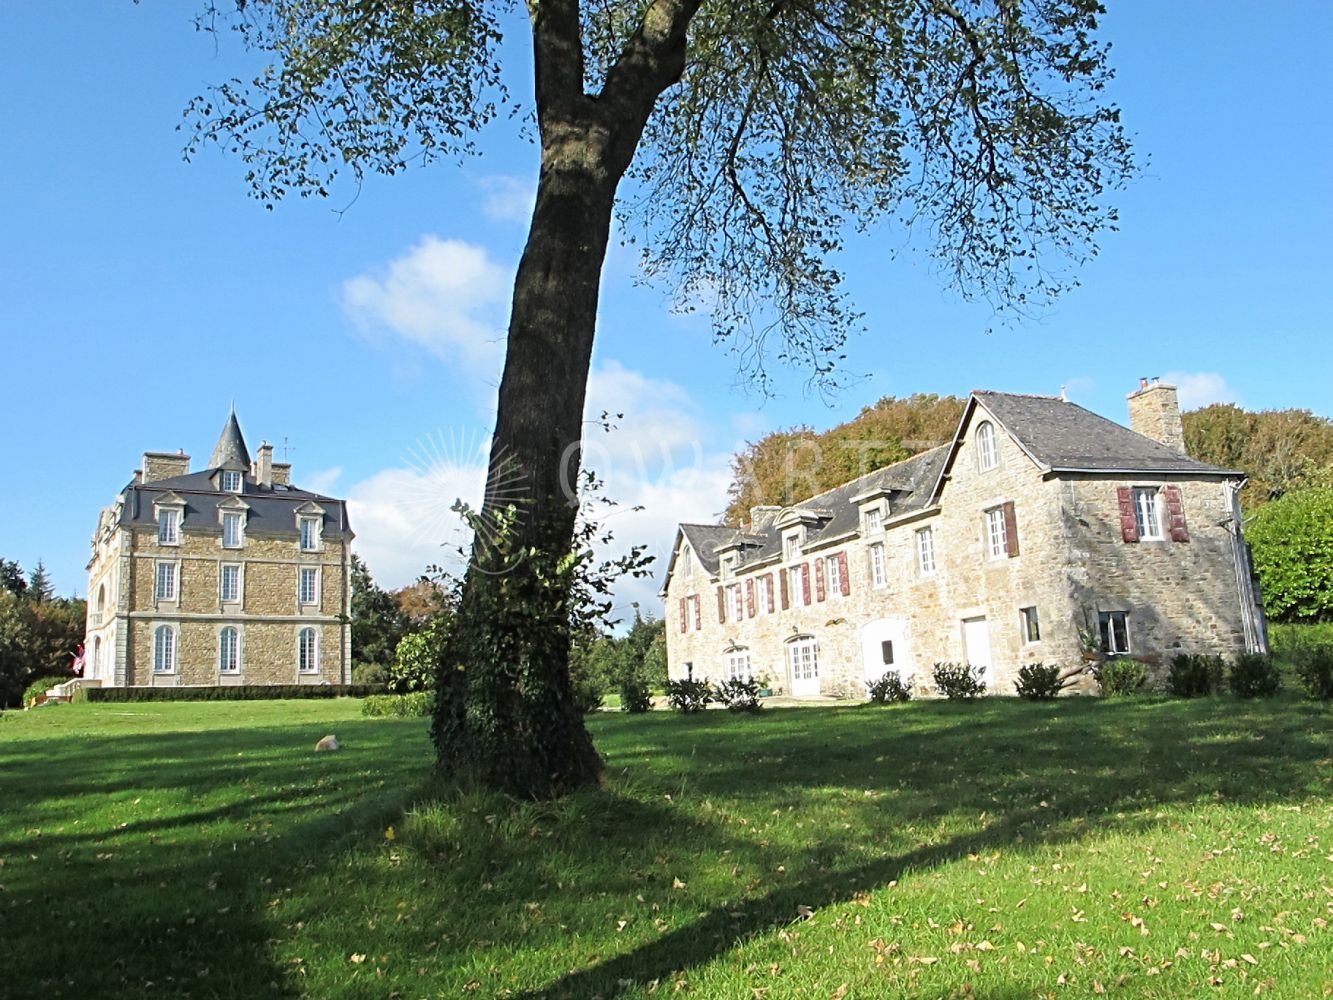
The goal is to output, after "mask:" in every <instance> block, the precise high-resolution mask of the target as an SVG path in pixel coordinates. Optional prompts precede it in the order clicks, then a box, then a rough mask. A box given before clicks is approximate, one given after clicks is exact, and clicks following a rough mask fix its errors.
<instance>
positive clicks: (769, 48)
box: [188, 0, 1132, 796]
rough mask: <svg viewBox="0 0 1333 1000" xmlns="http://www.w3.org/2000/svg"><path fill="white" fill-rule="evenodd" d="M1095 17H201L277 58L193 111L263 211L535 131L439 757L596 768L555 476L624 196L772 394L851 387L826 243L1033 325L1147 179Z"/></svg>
mask: <svg viewBox="0 0 1333 1000" xmlns="http://www.w3.org/2000/svg"><path fill="white" fill-rule="evenodd" d="M1101 12H1102V9H1101V6H1100V3H1099V2H1097V0H830V2H822V0H768V2H765V3H759V4H755V3H750V2H746V0H708V2H705V0H599V2H596V3H593V2H589V0H529V2H528V4H527V5H526V7H520V6H519V5H517V4H514V3H508V2H502V0H501V2H484V0H417V2H414V3H389V2H368V0H319V2H315V0H231V2H229V3H228V2H224V0H215V2H212V3H208V4H207V5H206V9H205V12H204V16H203V17H202V18H201V21H200V24H201V26H202V27H204V28H205V29H209V30H213V31H216V32H218V33H219V34H221V33H222V32H223V30H224V29H234V30H235V31H236V33H237V35H238V37H239V38H240V39H241V40H242V41H243V43H244V44H245V45H247V46H249V47H250V48H251V49H253V50H257V53H258V55H259V58H260V61H261V62H262V65H263V66H264V69H263V70H262V71H260V72H259V74H258V75H257V76H255V77H253V78H252V79H250V80H248V81H246V80H241V79H233V80H230V81H227V82H224V83H222V84H219V85H218V86H216V87H214V88H213V89H211V90H210V91H209V92H208V93H206V94H203V95H201V96H200V97H199V98H198V99H197V100H195V101H194V102H193V103H192V105H191V106H190V109H189V112H188V114H189V118H190V121H191V124H192V127H193V130H194V131H193V134H194V139H193V141H192V142H191V144H190V147H189V152H190V153H191V154H193V153H194V152H197V151H198V150H199V149H200V148H201V147H202V146H203V145H205V144H208V143H216V144H217V145H219V146H221V147H223V148H225V149H227V150H228V151H231V152H233V153H235V154H236V155H238V156H239V157H240V158H241V159H242V160H243V162H244V163H245V165H246V171H247V172H246V179H247V182H248V183H249V185H250V189H251V191H252V192H253V194H254V195H255V196H256V197H257V198H259V199H261V200H263V201H265V202H267V203H268V204H270V205H271V204H273V203H274V202H275V201H277V200H279V199H281V198H283V197H284V196H286V195H287V194H298V195H302V196H306V195H324V194H326V193H328V191H329V190H330V187H331V185H332V184H333V182H334V180H335V178H336V177H337V175H338V174H339V173H340V172H343V171H346V172H349V173H350V174H352V175H353V176H354V177H357V178H360V177H362V176H364V175H365V174H367V173H371V172H379V173H382V174H393V173H396V172H398V171H401V170H403V169H405V168H406V167H407V165H408V164H409V163H412V164H421V163H426V162H429V161H431V160H434V159H437V158H439V157H441V156H450V155H455V154H460V153H463V154H465V153H468V152H472V151H474V150H475V148H476V147H475V141H476V135H477V132H478V130H479V129H480V128H481V127H483V126H484V125H486V124H487V123H488V122H490V121H492V120H493V119H494V118H495V117H496V116H497V115H498V114H499V113H500V112H501V110H502V109H504V108H505V106H506V105H516V106H518V107H520V108H521V109H522V110H524V111H526V112H527V113H528V114H529V115H530V116H531V120H533V121H535V125H536V131H537V134H538V137H539V139H540V152H541V165H540V171H539V175H538V180H537V197H536V204H535V207H534V211H533V216H532V222H531V226H530V229H529V233H528V241H527V245H526V247H525V249H524V252H523V256H522V258H521V260H520V261H519V265H518V272H517V276H516V279H515V283H514V295H513V300H512V306H511V310H510V316H509V330H508V337H507V349H506V355H505V363H504V372H503V375H502V377H501V381H500V390H499V398H498V409H497V414H496V425H495V430H494V434H493V436H492V452H491V459H490V466H489V472H488V484H487V495H486V499H485V500H484V502H483V505H482V508H481V510H480V511H479V512H478V514H479V518H478V520H477V521H476V522H474V527H475V528H476V529H477V534H478V539H479V540H480V541H481V542H482V544H476V545H474V547H473V551H472V556H471V563H470V566H469V570H468V574H467V578H466V580H465V584H464V588H463V596H462V601H461V605H460V608H459V621H458V628H457V629H456V630H455V632H454V634H453V638H452V640H451V642H450V645H449V648H448V650H447V651H446V654H445V657H444V659H443V662H442V663H441V670H442V671H443V674H442V683H441V685H440V690H441V691H442V692H448V694H447V695H446V696H442V697H441V698H440V699H439V704H440V707H439V714H438V716H437V718H436V725H435V730H434V733H435V739H436V745H437V748H438V752H439V758H440V763H441V767H442V768H443V769H444V770H446V771H447V772H449V773H455V774H457V773H464V772H466V773H470V774H472V775H474V776H475V777H477V778H479V779H480V780H481V781H483V782H485V783H487V784H490V785H492V786H496V787H499V788H503V789H507V790H509V791H512V792H516V793H518V794H522V795H537V796H545V795H553V794H559V793H561V792H563V791H566V790H568V789H571V788H574V787H577V786H579V785H583V784H587V783H589V782H594V781H596V780H597V778H598V776H599V773H600V767H601V763H600V759H599V758H598V756H597V753H596V751H595V750H594V749H593V746H592V743H591V740H590V739H589V738H588V735H587V731H586V729H585V728H584V726H583V722H582V719H581V718H580V716H579V715H578V712H577V708H576V706H575V705H574V702H573V699H572V697H571V694H570V685H569V677H568V657H569V633H570V629H571V627H572V626H571V619H570V615H569V614H568V601H569V598H568V590H569V587H571V586H572V585H573V583H574V580H575V577H576V574H575V573H573V572H572V571H571V566H570V560H571V559H576V558H578V557H577V555H575V553H574V549H573V538H574V530H575V518H576V509H575V508H576V503H575V502H572V501H575V500H576V498H575V497H574V496H572V495H571V489H570V484H571V483H577V482H578V481H579V476H578V472H579V455H580V448H581V437H582V431H583V406H584V395H585V389H586V385H587V377H588V370H589V364H590V359H591V352H592V343H593V333H594V329H595V326H596V317H597V299H598V286H599V282H600V279H601V271H602V263H603V260H604V258H605V255H606V249H607V244H608V240H609V236H610V228H611V220H612V215H613V212H614V211H615V210H616V208H617V205H619V207H620V209H621V210H622V212H623V214H624V216H625V219H626V224H627V228H626V232H627V233H630V234H632V235H633V238H635V239H636V240H637V241H638V245H639V246H640V247H641V248H642V250H643V266H644V270H645V272H646V273H647V274H648V275H649V276H650V277H653V278H664V279H666V280H668V281H670V282H671V283H672V284H674V285H675V286H676V287H677V288H678V289H679V290H680V301H681V302H682V303H683V304H685V305H687V306H689V305H692V304H698V303H699V302H702V301H706V302H707V303H708V310H709V315H710V317H711V319H712V322H713V323H714V326H715V332H716V334H717V336H718V337H719V338H720V339H723V340H725V341H727V342H729V343H730V344H731V345H732V346H733V347H734V348H735V350H736V351H737V352H738V356H739V358H740V362H741V364H742V366H743V367H744V368H745V369H746V370H747V371H748V372H749V373H750V374H751V375H753V376H754V377H755V378H757V379H758V380H760V381H761V382H762V381H763V380H764V378H765V370H766V368H765V365H766V364H767V363H768V362H769V361H770V360H771V359H775V358H776V359H779V360H783V361H791V362H794V363H797V364H800V365H803V366H806V367H807V368H808V369H809V370H810V371H811V372H812V373H813V375H814V377H815V378H816V379H817V380H819V381H821V382H824V383H828V382H835V381H836V380H837V378H838V374H839V371H840V367H839V362H840V361H841V359H842V356H843V349H844V345H845V342H846V338H847V337H848V335H849V334H850V333H851V332H852V331H854V330H856V329H858V322H857V318H856V314H855V312H854V311H853V310H852V309H851V307H850V306H849V304H848V303H847V302H846V300H845V297H844V295H843V292H842V286H841V274H840V272H839V271H838V268H837V252H838V251H839V249H840V248H841V247H842V246H843V244H844V242H845V241H846V239H847V238H848V236H849V235H851V234H853V233H855V232H856V231H857V230H859V229H865V228H867V227H869V226H872V225H877V224H880V223H882V222H890V223H892V222H902V223H904V224H907V225H915V226H917V227H919V228H921V229H924V230H925V231H926V232H928V234H929V242H930V243H931V245H932V246H933V248H934V251H935V253H936V254H937V255H938V258H939V260H940V262H941V265H942V268H943V270H944V273H945V277H946V280H948V281H951V282H953V283H954V284H955V285H957V286H958V287H959V288H961V289H963V290H964V291H966V292H968V293H975V294H981V295H985V296H988V297H990V298H991V299H992V300H993V301H995V302H996V303H997V304H998V305H999V306H1001V307H1004V306H1015V307H1017V308H1020V309H1025V308H1028V307H1030V306H1032V305H1033V304H1034V303H1037V302H1040V301H1042V300H1045V299H1047V298H1049V297H1051V296H1053V295H1055V294H1057V293H1058V292H1060V291H1061V290H1062V289H1063V288H1064V287H1066V286H1067V284H1068V283H1069V282H1070V281H1071V280H1072V277H1071V271H1070V270H1069V269H1067V268H1066V267H1063V266H1062V262H1063V264H1067V263H1068V262H1070V261H1074V262H1077V261H1081V260H1083V259H1085V258H1086V257H1088V256H1089V255H1091V254H1092V253H1094V252H1095V250H1096V239H1097V236H1098V234H1099V233H1100V232H1102V231H1103V230H1105V229H1106V228H1107V227H1109V226H1111V225H1113V224H1114V221H1115V214H1114V211H1113V210H1112V208H1111V207H1110V206H1109V205H1108V204H1107V203H1106V200H1105V195H1106V192H1107V190H1108V188H1112V187H1114V186H1116V185H1118V184H1120V183H1121V182H1122V181H1123V179H1124V178H1125V177H1126V176H1127V174H1128V173H1130V172H1131V170H1132V163H1131V159H1130V152H1129V145H1128V142H1127V140H1126V138H1125V135H1124V133H1123V131H1122V129H1121V126H1120V124H1119V114H1118V111H1117V110H1116V108H1115V107H1114V106H1112V105H1111V104H1110V103H1109V102H1107V101H1106V100H1105V98H1104V95H1103V90H1104V87H1105V85H1106V82H1107V81H1108V79H1109V78H1110V75H1111V73H1110V69H1109V67H1108V62H1107V48H1106V46H1105V45H1104V44H1102V43H1101V42H1099V41H1098V40H1097V37H1096V31H1097V27H1098V24H1097V19H1098V17H1099V15H1100V14H1101ZM522 14H526V15H527V17H526V23H524V22H523V21H522V20H521V15H522ZM512 31H522V32H525V33H526V34H527V35H528V36H529V38H530V40H531V52H532V60H533V62H532V67H531V69H532V74H531V79H532V81H533V92H532V93H531V94H530V95H527V94H522V95H520V94H518V93H516V92H515V91H514V90H513V89H511V82H512V81H514V80H526V79H527V78H528V75H527V72H526V68H525V69H523V70H521V71H516V69H515V67H513V66H508V67H507V66H504V65H502V64H501V56H500V53H501V40H502V38H503V36H504V35H505V34H506V33H507V32H512ZM506 52H507V53H512V52H513V49H508V50H506ZM622 182H626V188H625V190H624V191H623V192H622V191H621V185H622ZM501 485H504V486H505V487H506V489H505V490H501V489H500V488H499V487H500V486H501ZM515 486H518V487H521V489H520V490H519V491H518V492H520V493H521V498H520V499H518V500H514V499H512V496H513V493H514V487H515ZM511 515H512V516H511ZM444 680H447V683H444Z"/></svg>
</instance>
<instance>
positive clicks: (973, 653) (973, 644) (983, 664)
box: [963, 618, 991, 687]
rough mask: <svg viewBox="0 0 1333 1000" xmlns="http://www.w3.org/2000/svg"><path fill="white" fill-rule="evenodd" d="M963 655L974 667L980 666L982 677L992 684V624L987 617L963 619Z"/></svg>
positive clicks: (988, 684) (988, 683) (987, 683)
mask: <svg viewBox="0 0 1333 1000" xmlns="http://www.w3.org/2000/svg"><path fill="white" fill-rule="evenodd" d="M963 655H964V656H966V657H967V662H968V663H970V664H971V665H972V666H974V667H980V668H981V671H982V679H983V680H985V682H986V685H987V686H988V687H989V686H990V682H991V681H990V676H991V671H990V666H991V664H990V626H989V625H988V624H987V623H986V619H985V618H964V619H963Z"/></svg>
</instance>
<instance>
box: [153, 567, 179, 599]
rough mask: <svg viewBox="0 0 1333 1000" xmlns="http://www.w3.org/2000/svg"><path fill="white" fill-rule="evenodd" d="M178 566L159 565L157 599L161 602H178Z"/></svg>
mask: <svg viewBox="0 0 1333 1000" xmlns="http://www.w3.org/2000/svg"><path fill="white" fill-rule="evenodd" d="M176 592H177V591H176V564H175V563H174V562H160V563H158V564H157V587H156V589H155V594H156V597H157V599H158V600H159V601H174V600H176Z"/></svg>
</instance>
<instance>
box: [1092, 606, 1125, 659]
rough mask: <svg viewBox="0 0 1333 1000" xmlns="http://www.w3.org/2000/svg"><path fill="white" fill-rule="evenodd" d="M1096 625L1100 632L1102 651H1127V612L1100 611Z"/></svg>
mask: <svg viewBox="0 0 1333 1000" xmlns="http://www.w3.org/2000/svg"><path fill="white" fill-rule="evenodd" d="M1097 627H1098V630H1099V631H1100V632H1101V640H1102V652H1103V653H1112V654H1118V653H1128V652H1129V614H1128V613H1127V612H1124V611H1100V612H1098V613H1097Z"/></svg>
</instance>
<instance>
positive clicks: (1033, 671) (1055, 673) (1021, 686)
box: [1014, 663, 1067, 701]
mask: <svg viewBox="0 0 1333 1000" xmlns="http://www.w3.org/2000/svg"><path fill="white" fill-rule="evenodd" d="M1066 683H1067V682H1066V680H1065V678H1064V677H1063V676H1062V671H1061V670H1060V668H1059V667H1057V666H1056V665H1055V664H1054V663H1051V664H1046V663H1025V664H1024V665H1023V666H1021V667H1019V668H1018V683H1017V684H1015V685H1014V690H1015V691H1016V692H1017V693H1018V696H1019V697H1020V698H1026V699H1027V700H1028V701H1050V700H1051V699H1053V698H1054V697H1055V696H1056V695H1058V694H1059V693H1060V692H1061V691H1063V690H1064V689H1065V687H1066Z"/></svg>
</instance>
